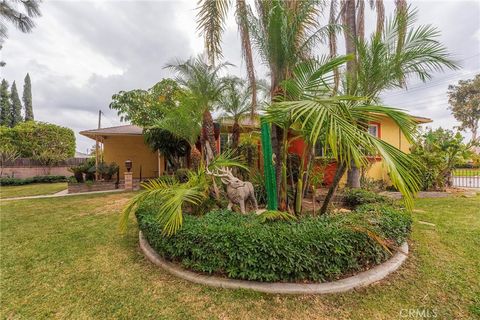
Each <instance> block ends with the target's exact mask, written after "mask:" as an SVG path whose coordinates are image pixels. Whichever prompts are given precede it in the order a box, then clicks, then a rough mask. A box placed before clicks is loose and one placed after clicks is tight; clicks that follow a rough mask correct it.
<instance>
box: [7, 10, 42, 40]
mask: <svg viewBox="0 0 480 320" xmlns="http://www.w3.org/2000/svg"><path fill="white" fill-rule="evenodd" d="M18 3H21V5H22V7H23V11H20V10H19V6H18ZM39 5H40V1H39V0H26V1H14V0H4V1H2V2H0V18H2V19H0V39H2V38H6V37H7V26H6V25H5V23H4V21H10V22H11V23H12V24H13V25H14V26H15V27H16V28H17V29H18V30H20V31H22V32H25V33H27V32H31V31H32V29H33V27H35V23H34V22H33V20H32V18H34V17H39V16H40V15H41V14H40V8H39Z"/></svg>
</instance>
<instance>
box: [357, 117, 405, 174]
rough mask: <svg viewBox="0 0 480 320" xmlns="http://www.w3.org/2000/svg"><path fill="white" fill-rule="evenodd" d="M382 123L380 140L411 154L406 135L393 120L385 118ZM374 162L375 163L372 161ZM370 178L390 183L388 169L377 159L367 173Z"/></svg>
mask: <svg viewBox="0 0 480 320" xmlns="http://www.w3.org/2000/svg"><path fill="white" fill-rule="evenodd" d="M379 122H380V131H381V133H380V138H381V139H382V140H384V141H386V142H388V143H390V144H391V145H392V146H394V147H396V148H398V149H400V150H402V151H403V152H405V153H409V152H410V150H409V149H410V143H409V142H408V141H407V139H406V138H405V135H404V134H403V133H402V132H401V131H400V129H399V128H398V126H397V125H396V124H395V123H394V122H393V121H392V120H391V119H387V118H384V119H382V120H381V121H379ZM372 161H374V160H373V159H372ZM367 175H368V177H369V178H372V179H375V180H385V181H389V179H388V174H387V169H386V168H385V166H384V165H383V161H381V160H379V159H377V160H375V161H374V162H373V164H372V166H371V168H370V169H369V170H368V173H367Z"/></svg>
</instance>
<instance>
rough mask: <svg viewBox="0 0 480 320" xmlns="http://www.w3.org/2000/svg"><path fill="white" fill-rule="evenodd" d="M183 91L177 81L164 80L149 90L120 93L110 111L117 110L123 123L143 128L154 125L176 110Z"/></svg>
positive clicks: (114, 97)
mask: <svg viewBox="0 0 480 320" xmlns="http://www.w3.org/2000/svg"><path fill="white" fill-rule="evenodd" d="M181 95H182V89H181V88H180V86H179V85H178V83H177V82H176V81H175V80H172V79H168V78H167V79H162V80H161V81H160V82H158V83H156V84H155V85H154V86H153V87H151V88H150V89H148V90H142V89H135V90H131V91H120V92H119V93H116V94H114V95H113V96H112V102H111V103H110V106H109V107H110V109H114V110H117V114H118V115H119V116H120V120H121V121H130V122H132V123H133V124H135V125H137V126H141V127H144V128H145V127H149V126H152V125H154V124H155V123H156V122H157V121H158V120H160V119H162V118H163V117H164V116H165V114H166V113H167V112H168V111H169V110H172V109H174V108H175V107H176V106H177V104H178V99H179V97H180V96H181Z"/></svg>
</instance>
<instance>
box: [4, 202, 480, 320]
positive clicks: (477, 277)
mask: <svg viewBox="0 0 480 320" xmlns="http://www.w3.org/2000/svg"><path fill="white" fill-rule="evenodd" d="M130 196H131V194H126V193H120V194H103V195H101V194H96V195H88V196H74V197H65V198H55V199H54V200H52V199H33V200H20V201H8V202H3V203H1V205H0V219H1V220H0V222H1V223H0V228H1V229H0V232H1V239H0V240H1V241H0V249H1V250H0V252H1V259H0V267H1V280H0V292H1V300H2V303H1V306H0V308H1V309H0V310H1V315H2V318H8V319H38V318H54V319H61V318H64V319H65V318H75V319H313V318H315V319H399V318H405V317H404V315H406V314H408V312H410V313H413V314H415V313H416V314H417V315H418V314H423V315H425V314H426V313H429V314H430V315H433V314H435V315H436V318H437V319H475V318H480V250H478V248H479V247H480V209H479V206H478V203H479V201H480V197H479V196H477V197H476V198H440V199H421V200H418V205H417V211H416V212H415V213H414V220H415V223H414V229H413V235H412V238H413V239H412V241H411V249H412V253H411V255H410V257H409V259H408V260H407V261H406V263H405V265H404V266H403V267H402V268H401V269H400V270H399V271H398V272H396V273H395V274H393V275H391V276H389V277H388V279H386V280H384V281H382V282H381V283H379V284H377V285H373V286H369V287H367V288H364V289H360V290H358V291H354V292H349V293H343V294H333V295H323V296H280V295H267V294H260V293H256V292H251V291H246V290H228V289H220V288H209V287H204V286H201V285H196V284H192V283H189V282H187V281H183V280H180V279H178V278H176V277H174V276H172V275H170V274H168V273H166V272H164V271H163V270H161V269H159V268H157V267H155V266H154V265H152V264H151V263H150V262H149V261H147V260H146V259H145V258H144V257H143V255H142V254H141V252H140V251H139V249H138V239H137V237H138V230H137V227H136V224H135V223H134V222H133V221H132V223H130V225H129V228H128V231H127V233H126V234H125V235H119V234H118V231H117V223H118V218H119V215H118V212H119V210H120V209H121V208H122V207H123V206H124V205H125V203H126V201H127V200H128V198H129V197H130ZM424 222H428V223H431V224H434V225H435V226H432V225H429V224H424ZM407 318H408V319H413V318H415V317H407ZM420 318H421V317H418V316H417V317H416V319H420Z"/></svg>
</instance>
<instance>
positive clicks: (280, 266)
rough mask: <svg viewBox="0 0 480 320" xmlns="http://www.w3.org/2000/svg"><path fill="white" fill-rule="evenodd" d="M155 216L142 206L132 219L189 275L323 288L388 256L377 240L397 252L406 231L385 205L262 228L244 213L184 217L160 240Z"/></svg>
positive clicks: (402, 217) (404, 218)
mask: <svg viewBox="0 0 480 320" xmlns="http://www.w3.org/2000/svg"><path fill="white" fill-rule="evenodd" d="M155 209H156V204H155V202H152V201H150V202H147V203H144V205H142V206H141V207H140V208H139V209H138V210H137V212H136V215H137V220H138V222H139V227H140V229H141V230H142V231H143V233H144V235H145V237H146V239H148V241H149V243H150V245H151V246H152V247H153V248H154V249H155V250H156V251H157V252H158V253H159V254H160V255H161V256H163V257H166V258H167V259H169V260H172V261H174V262H178V263H180V264H182V265H183V266H184V267H186V268H189V269H192V270H194V271H197V272H205V273H209V274H219V275H224V276H227V277H229V278H236V279H246V280H255V281H329V280H334V279H338V278H341V277H344V276H347V275H348V274H350V273H352V272H358V271H361V270H364V269H365V268H368V267H370V266H372V265H375V264H379V263H381V262H383V261H385V260H386V259H388V258H389V257H390V255H391V254H390V253H389V251H388V250H387V249H386V248H385V247H384V246H383V245H382V244H381V243H380V242H379V241H378V239H381V238H384V239H386V240H385V241H384V242H385V243H386V244H393V245H397V246H398V245H400V244H401V243H402V242H403V241H405V239H406V238H407V236H408V233H409V231H410V225H411V218H410V216H409V215H408V214H406V213H404V212H400V211H398V210H397V209H394V208H392V207H387V206H385V207H383V206H378V207H373V206H372V207H371V208H370V207H367V206H362V207H361V208H359V211H353V212H352V213H350V214H348V215H341V214H339V215H335V216H323V217H317V218H312V217H307V218H303V219H301V220H298V221H266V222H265V221H262V219H260V218H259V217H258V216H256V215H252V214H251V215H239V214H235V213H232V212H231V211H213V212H210V213H207V214H206V215H204V216H201V217H197V216H191V215H185V216H184V222H183V227H182V229H181V230H179V231H178V233H177V234H175V235H174V236H171V237H164V236H162V235H161V234H162V226H161V225H160V224H159V222H158V220H157V219H156V217H155ZM372 235H373V236H372ZM377 235H378V236H377Z"/></svg>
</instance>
